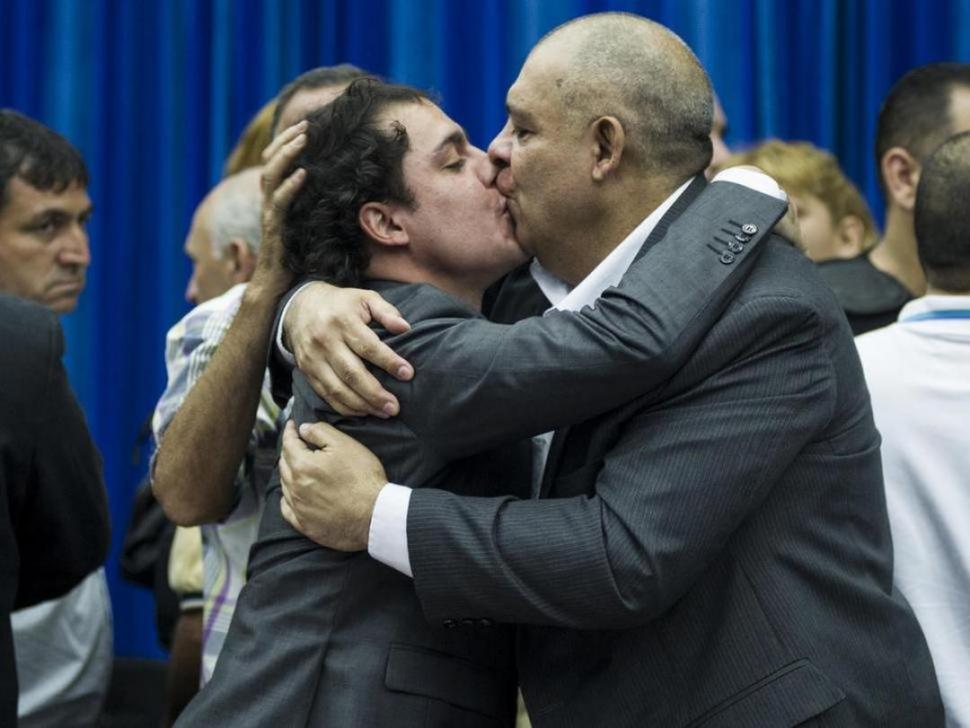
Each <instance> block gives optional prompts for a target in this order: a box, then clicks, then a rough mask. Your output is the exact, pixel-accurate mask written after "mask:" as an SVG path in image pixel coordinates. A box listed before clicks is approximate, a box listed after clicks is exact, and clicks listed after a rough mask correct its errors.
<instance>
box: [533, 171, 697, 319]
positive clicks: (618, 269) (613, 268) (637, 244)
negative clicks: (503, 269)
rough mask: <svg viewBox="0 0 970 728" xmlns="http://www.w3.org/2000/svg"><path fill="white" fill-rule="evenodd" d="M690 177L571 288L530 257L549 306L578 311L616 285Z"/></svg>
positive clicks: (682, 190) (534, 275) (534, 272)
mask: <svg viewBox="0 0 970 728" xmlns="http://www.w3.org/2000/svg"><path fill="white" fill-rule="evenodd" d="M692 181H693V179H689V180H687V181H686V182H684V184H682V185H681V186H680V187H678V188H677V189H676V190H674V192H673V194H671V195H670V196H669V197H668V198H667V199H666V200H664V201H663V202H662V203H660V206H659V207H657V208H656V209H655V210H654V211H653V212H651V213H650V214H649V215H647V216H646V217H645V218H644V219H643V221H642V222H640V224H639V225H637V226H636V227H635V228H634V229H633V232H631V233H630V234H629V235H627V236H626V237H625V238H624V239H623V242H621V243H620V244H619V245H617V246H616V247H615V248H614V249H613V250H612V251H611V252H610V254H609V255H607V256H606V257H605V258H603V260H602V261H600V264H599V265H597V266H596V267H595V268H594V269H593V270H592V271H591V272H590V273H589V275H587V276H586V277H585V278H584V279H583V280H582V281H580V282H579V284H577V285H576V287H575V288H572V289H570V287H569V284H568V283H566V282H565V281H564V280H562V279H561V278H559V277H558V276H556V275H555V274H554V273H550V272H549V271H548V270H546V269H545V268H543V267H542V264H541V263H540V262H539V261H538V260H533V261H532V266H531V268H530V272H531V273H532V277H533V278H534V279H535V281H536V283H537V284H538V285H539V288H540V289H541V290H542V292H543V293H544V294H545V296H546V298H548V299H549V302H550V303H552V306H553V308H556V309H558V310H560V311H578V310H580V309H581V308H583V306H590V305H592V304H593V303H594V302H595V301H596V299H597V298H599V297H600V295H601V294H602V293H603V291H605V290H606V289H607V288H609V287H610V286H615V285H617V284H618V283H619V282H620V279H621V278H623V274H624V273H626V271H627V268H629V267H630V265H631V264H632V263H633V261H634V259H635V258H636V257H637V253H638V252H640V248H641V246H642V245H643V243H644V242H645V241H646V239H647V238H648V237H650V233H652V232H653V229H654V228H655V227H657V223H659V222H660V220H661V219H662V218H663V216H664V215H666V214H667V211H668V210H669V209H670V208H671V207H672V206H673V204H674V202H676V201H677V198H678V197H680V196H681V195H682V194H683V193H684V190H686V189H687V186H688V185H690V183H691V182H692Z"/></svg>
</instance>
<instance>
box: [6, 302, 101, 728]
mask: <svg viewBox="0 0 970 728" xmlns="http://www.w3.org/2000/svg"><path fill="white" fill-rule="evenodd" d="M0 341H3V346H0V377H2V380H3V384H2V385H0V725H4V726H12V725H16V721H17V675H16V669H15V665H14V656H13V642H12V637H11V634H10V612H11V611H12V610H13V609H20V608H22V607H28V606H30V605H32V604H36V603H38V602H41V601H45V600H47V599H53V598H55V597H59V596H61V595H62V594H65V593H67V592H68V591H69V590H70V589H71V588H73V587H74V586H75V585H76V584H78V583H79V582H80V581H81V579H83V578H84V577H85V576H86V575H87V574H89V573H90V572H91V571H93V570H94V569H96V568H97V567H98V566H100V565H101V564H102V563H103V562H104V559H105V557H106V556H107V554H108V535H109V534H108V508H107V501H106V499H105V491H104V483H103V481H102V477H101V458H100V456H99V455H98V452H97V450H96V449H95V447H94V444H93V443H92V442H91V438H90V436H89V434H88V431H87V427H86V425H85V422H84V415H83V414H82V413H81V410H80V408H79V407H78V404H77V401H76V400H75V399H74V394H73V393H72V392H71V388H70V386H69V385H68V383H67V376H66V374H65V372H64V368H63V366H62V365H61V355H62V354H63V352H64V339H63V335H62V333H61V327H60V324H59V323H58V322H57V318H56V316H54V314H52V313H51V312H49V311H48V310H47V309H44V308H41V307H40V306H37V305H36V304H33V303H28V302H26V301H23V300H21V299H17V298H12V297H10V296H5V295H0Z"/></svg>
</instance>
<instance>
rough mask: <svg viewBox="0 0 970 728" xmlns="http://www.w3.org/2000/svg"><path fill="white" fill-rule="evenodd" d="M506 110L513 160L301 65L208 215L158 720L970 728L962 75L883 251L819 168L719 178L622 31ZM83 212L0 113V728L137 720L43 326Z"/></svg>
mask: <svg viewBox="0 0 970 728" xmlns="http://www.w3.org/2000/svg"><path fill="white" fill-rule="evenodd" d="M634 98H649V99H650V103H651V104H653V105H652V106H651V107H650V111H649V113H648V112H646V111H645V110H644V109H642V108H640V107H638V106H637V105H636V103H635V102H633V101H631V100H630V99H634ZM558 105H561V106H558ZM658 108H659V109H662V111H657V109H658ZM508 110H509V117H510V118H509V123H508V124H507V126H506V127H505V129H503V130H502V132H500V134H499V135H498V136H497V137H496V139H495V140H494V141H493V142H492V144H491V145H490V147H489V149H488V150H487V151H483V150H479V149H476V148H475V147H474V146H472V144H471V143H470V142H469V140H468V139H466V138H465V137H464V133H463V131H462V130H461V128H460V127H459V126H457V125H456V124H455V123H454V122H452V121H451V120H450V119H448V117H447V116H446V115H445V114H444V112H442V111H441V110H440V109H439V108H438V107H437V106H436V105H435V104H434V103H433V102H432V100H431V99H430V98H429V97H428V96H426V95H424V94H423V92H421V91H420V90H417V89H410V88H408V87H404V86H398V85H395V84H391V83H388V82H385V81H382V80H378V79H377V78H375V77H374V76H372V75H371V74H368V73H367V72H366V71H365V70H362V69H359V68H356V67H354V66H350V65H340V66H334V67H321V68H316V69H312V70H309V71H307V72H305V73H303V74H301V75H300V76H299V77H297V78H296V79H294V80H292V81H291V82H290V83H288V84H287V85H286V86H284V87H283V88H282V89H281V90H280V92H279V94H278V95H277V96H276V97H275V98H274V99H272V100H270V101H269V102H268V103H267V104H266V105H265V106H264V107H263V108H262V109H261V110H260V111H259V112H258V113H257V115H256V116H255V117H254V118H253V119H252V121H251V122H250V124H249V125H248V126H247V127H246V129H245V130H244V131H243V133H242V136H241V137H240V139H239V142H238V144H237V145H236V147H235V149H234V150H233V151H232V153H231V154H230V156H229V158H228V160H227V162H226V166H225V176H224V178H223V179H222V180H221V181H219V182H218V184H216V185H215V186H214V187H213V189H212V190H211V191H210V192H209V193H208V194H207V195H206V197H205V198H204V199H203V200H202V201H200V203H199V205H198V207H197V209H196V211H195V214H194V216H193V218H192V222H191V226H190V229H189V230H188V231H187V233H186V238H185V245H184V249H185V254H186V255H187V256H188V257H189V259H190V260H191V262H192V275H191V278H190V280H189V281H188V282H187V285H186V293H185V296H186V299H187V301H189V302H190V303H191V304H192V306H193V308H192V310H191V311H190V312H189V313H188V314H187V315H186V316H185V317H184V318H183V319H182V320H181V321H179V322H177V323H176V324H175V325H174V326H173V327H172V328H171V330H170V331H169V332H168V335H167V338H166V341H165V363H166V370H167V375H168V382H167V385H166V387H165V390H164V392H162V393H161V394H160V397H159V400H158V404H157V407H156V409H155V412H154V414H153V417H152V422H151V428H152V433H153V436H154V439H155V441H156V444H157V450H156V452H155V454H154V456H153V458H152V461H151V464H150V474H149V475H150V481H151V491H150V493H149V492H148V491H146V493H145V494H144V495H145V496H146V497H147V498H148V499H149V501H151V499H152V498H154V499H155V500H157V503H156V504H155V505H152V506H150V507H151V508H154V509H155V510H156V511H159V510H160V511H163V512H164V514H165V516H166V518H167V519H168V521H169V522H170V523H171V524H173V525H174V536H171V535H170V536H169V538H168V539H166V540H162V541H160V543H162V544H163V546H162V547H160V553H159V565H158V568H159V570H160V572H161V573H164V575H165V578H164V579H162V580H161V581H162V582H164V583H161V584H160V585H159V586H160V589H165V590H171V591H173V592H174V593H175V594H176V595H177V600H178V601H177V604H178V607H177V614H176V615H175V617H174V618H173V619H172V624H171V625H170V626H169V628H168V630H167V631H168V634H166V635H164V636H163V638H164V640H165V642H166V644H167V645H169V648H170V659H169V661H168V666H167V670H168V675H167V683H168V688H167V691H166V695H165V706H164V716H160V719H161V720H162V722H163V723H164V724H165V725H175V724H176V723H178V725H183V726H209V725H233V726H236V725H263V724H269V723H281V724H284V725H327V726H330V725H333V726H337V725H348V726H357V725H360V726H370V725H402V726H410V725H442V726H444V725H456V726H457V725H469V726H473V725H483V726H484V725H515V724H518V725H520V726H522V725H528V724H529V721H530V720H531V721H532V724H533V725H536V726H573V725H576V726H580V725H583V726H585V725H611V726H613V725H616V726H626V725H631V726H632V725H660V726H666V725H671V726H673V725H697V726H721V725H724V726H728V725H759V726H769V727H770V726H789V725H795V724H798V725H802V724H804V725H817V726H870V725H871V726H876V725H879V726H893V725H899V726H904V725H905V726H911V725H920V726H930V725H944V724H945V725H947V726H961V725H970V692H968V691H967V690H966V687H967V684H968V676H970V608H968V606H967V605H968V604H970V537H968V536H967V535H966V532H965V531H964V530H963V528H962V518H963V517H964V515H965V514H967V513H970V441H968V438H967V435H966V432H967V424H968V422H970V420H968V416H967V412H970V215H967V214H966V211H965V207H966V199H967V197H968V194H970V64H962V63H938V64H932V65H927V66H923V67H919V68H916V69H913V70H911V71H909V72H908V73H907V74H905V75H904V76H903V77H902V78H901V79H900V80H899V81H897V83H896V84H895V85H894V86H893V88H892V89H891V90H890V92H889V94H888V95H887V97H886V99H885V101H884V102H883V105H882V107H881V109H880V111H879V118H878V125H877V130H876V138H875V140H874V150H875V156H874V160H873V161H874V164H875V165H876V168H877V169H878V173H879V181H880V189H881V191H882V194H883V197H884V200H885V209H886V214H885V218H884V220H883V224H882V226H881V228H880V227H879V226H878V225H877V224H876V221H875V220H874V218H873V215H872V213H871V212H870V210H869V208H868V206H867V204H866V201H865V199H864V198H863V196H862V195H861V194H860V192H859V190H858V189H857V188H856V186H855V185H854V184H853V183H852V181H851V180H850V179H849V178H848V177H847V176H846V175H845V174H844V172H843V171H842V169H841V168H840V165H839V161H838V159H837V158H836V157H835V156H834V155H833V154H832V153H831V152H829V151H826V150H823V149H820V148H818V147H816V146H814V145H812V144H810V143H808V142H804V141H794V140H792V141H782V140H777V139H770V140H763V141H760V142H757V143H755V144H753V145H752V146H750V147H747V148H739V149H735V150H733V151H732V150H729V149H728V148H727V146H726V145H725V142H724V139H723V132H724V129H725V127H726V123H727V122H726V119H725V118H724V112H723V109H722V108H721V105H720V103H718V102H717V100H716V98H714V97H713V96H712V92H711V88H710V85H709V81H708V80H707V77H706V75H705V74H704V72H703V70H702V69H701V68H700V66H699V64H698V62H697V61H696V59H695V58H694V57H693V54H691V53H690V51H689V50H687V49H686V46H683V44H682V43H681V42H680V40H679V39H678V38H677V37H676V36H675V35H673V34H672V33H670V32H669V31H668V30H666V29H665V28H663V27H662V26H659V25H657V24H654V23H651V22H649V21H646V20H644V19H641V18H637V17H635V16H627V15H623V14H600V15H595V16H587V17H586V18H581V19H579V20H577V21H572V22H571V23H568V24H566V25H565V26H563V27H561V28H559V29H557V30H556V31H553V32H552V33H551V34H550V35H549V36H547V37H546V38H544V39H543V40H542V41H540V43H539V44H538V45H537V46H536V48H535V49H534V50H533V51H532V53H531V54H530V56H529V58H528V59H527V60H526V63H525V65H524V67H523V69H522V72H521V74H520V76H519V79H518V80H517V81H516V83H515V84H514V85H513V87H512V88H511V89H510V91H509V96H508ZM650 114H655V115H657V116H658V117H663V119H662V121H649V120H647V119H648V117H649V115H650ZM551 119H555V121H554V122H553V121H551ZM590 119H594V120H595V121H594V122H590ZM671 120H672V121H671ZM571 124H572V125H574V126H570V125H571ZM556 125H558V126H556ZM554 126H555V127H556V129H557V130H558V131H557V133H556V134H552V133H551V132H550V129H551V128H553V127H554ZM698 130H700V131H698ZM574 132H575V133H574ZM577 160H578V161H577ZM755 168H756V169H755ZM705 174H706V176H707V177H708V178H709V179H710V181H709V182H707V181H706V180H705ZM88 184H89V180H88V177H87V171H86V167H85V164H84V161H83V159H82V158H81V155H80V154H79V153H78V152H77V150H76V149H74V147H72V146H71V144H70V143H69V142H68V141H67V140H65V139H63V138H62V137H60V136H59V135H58V134H56V133H55V132H53V131H52V130H50V129H48V128H47V127H45V126H44V125H42V124H41V123H40V122H38V121H35V120H33V119H30V118H28V117H26V116H24V115H22V114H20V113H18V112H16V111H13V110H0V329H2V330H3V331H4V332H5V340H6V341H7V342H8V345H7V346H5V347H4V349H3V351H2V352H0V372H2V373H3V377H4V382H5V384H4V386H3V387H0V403H2V405H3V406H2V408H0V418H2V419H0V579H2V584H0V600H2V601H0V725H3V726H7V725H10V726H14V725H18V724H19V725H22V726H59V725H77V726H95V725H99V721H101V722H102V723H101V724H107V723H104V721H106V720H107V719H106V718H105V717H103V715H102V714H103V712H104V710H105V701H106V696H107V693H108V688H109V683H110V680H111V672H112V659H113V656H112V646H111V613H110V606H109V600H108V595H107V584H106V582H105V577H104V571H103V568H102V565H103V563H104V560H105V558H106V554H107V543H108V525H109V524H108V516H107V509H106V500H105V491H104V484H103V482H102V478H101V472H100V464H99V457H98V454H97V451H96V449H95V447H94V445H93V443H92V442H91V438H90V436H89V434H88V432H87V429H86V427H85V424H84V417H83V414H82V413H81V411H80V408H79V406H78V404H77V402H76V400H75V398H74V395H73V394H72V392H71V389H70V387H69V385H68V383H67V377H66V374H65V371H64V368H63V366H62V363H61V358H62V355H63V338H62V334H61V331H60V326H59V324H58V322H57V318H56V316H57V314H62V313H67V312H70V311H71V310H73V309H74V307H75V306H76V305H77V301H78V298H79V297H80V296H81V295H82V293H83V290H84V284H85V277H86V271H87V268H88V266H89V265H90V264H91V263H92V261H91V254H90V250H89V246H88V240H87V233H86V230H85V222H86V220H87V217H88V216H89V215H90V213H91V202H90V199H89V198H88V195H87V187H88ZM785 202H787V206H788V210H789V217H788V221H787V222H781V223H779V220H780V219H781V218H782V216H783V214H784V212H785ZM99 214H104V215H110V214H111V211H110V210H104V211H99ZM776 225H777V227H776ZM880 229H881V233H880ZM473 238H474V239H477V240H482V241H484V242H483V244H482V245H481V246H476V245H474V244H472V243H473V240H472V239H473ZM618 241H622V242H619V244H618ZM644 241H646V242H644ZM641 244H642V245H643V250H642V251H641ZM793 248H796V249H798V248H800V252H799V253H797V254H796V251H793ZM95 264H96V261H95ZM496 281H501V283H500V284H497V283H496ZM493 284H494V285H493ZM431 286H433V287H434V288H433V289H432V288H431ZM338 287H339V289H341V290H338ZM357 289H366V290H357ZM806 302H807V303H806ZM540 314H544V315H540ZM853 335H855V336H856V337H857V338H855V339H854V344H853V339H852V336H853ZM361 359H364V360H366V361H368V362H370V369H367V368H365V364H364V363H363V362H362V361H361ZM422 373H423V375H424V377H423V378H422ZM290 421H292V422H293V423H295V425H297V426H299V430H297V427H295V426H294V424H289V425H288V424H287V423H288V422H290ZM318 422H324V423H329V424H331V425H335V426H336V427H337V428H338V429H339V430H340V431H341V432H336V431H334V430H331V429H328V428H326V427H325V426H323V425H317V424H316V423H318ZM877 430H878V434H877V432H876V431H877ZM341 433H342V434H341ZM553 433H555V434H553ZM351 438H354V439H351ZM354 440H359V441H360V442H361V443H363V445H364V446H366V448H369V450H370V451H373V452H374V453H375V454H376V457H373V456H371V455H370V453H369V452H367V451H366V450H365V449H364V448H363V447H360V446H359V445H358V444H357V443H356V442H355V441H354ZM647 442H650V443H651V445H650V446H649V447H648V446H647V445H646V444H645V443H647ZM513 443H516V444H515V445H514V446H513ZM500 446H501V447H500ZM769 451H770V452H769ZM483 453H484V455H483ZM732 453H733V455H732ZM522 473H526V475H525V476H522ZM513 474H515V475H516V476H517V477H515V478H513V477H512V475H513ZM518 476H522V477H518ZM647 480H650V481H651V485H649V486H647V485H644V484H643V483H644V482H645V481H647ZM365 481H366V482H365ZM512 481H515V482H512ZM338 482H339V483H340V484H341V485H340V487H338V485H337V483H338ZM371 483H373V485H370V484H371ZM686 483H690V484H689V485H687V484H686ZM403 486H410V487H411V488H414V490H413V491H412V490H411V489H410V488H405V487H403ZM421 486H427V487H426V488H425V487H421ZM321 494H325V495H321ZM326 494H329V495H326ZM631 494H633V495H631ZM591 504H592V505H591ZM567 509H572V510H567ZM593 511H595V513H594V512H593ZM388 524H390V525H388ZM115 525H116V527H117V526H120V525H121V524H115ZM526 560H529V563H528V564H527V563H526ZM577 574H581V575H582V576H581V577H578V576H577ZM234 617H235V619H234ZM515 625H519V626H518V627H516V626H515ZM924 639H925V642H924ZM409 641H411V642H413V643H414V646H411V647H409V646H408V645H407V644H404V643H407V642H409ZM446 658H447V659H446ZM418 676H420V677H418ZM685 686H691V687H690V689H689V690H687V689H686V688H685ZM685 691H686V692H685ZM388 696H390V697H388ZM401 696H405V697H403V698H402V697H401ZM516 696H518V698H517V697H516ZM591 716H592V717H591ZM944 716H945V717H944ZM18 720H19V723H18ZM424 721H427V722H424ZM802 721H805V722H804V723H802Z"/></svg>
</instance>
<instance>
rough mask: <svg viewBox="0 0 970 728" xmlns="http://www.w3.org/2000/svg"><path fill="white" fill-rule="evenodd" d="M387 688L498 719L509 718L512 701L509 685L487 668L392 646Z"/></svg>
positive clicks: (410, 648) (386, 676) (385, 682)
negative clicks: (507, 716)
mask: <svg viewBox="0 0 970 728" xmlns="http://www.w3.org/2000/svg"><path fill="white" fill-rule="evenodd" d="M384 685H385V686H386V687H387V689H388V690H395V691H398V692H404V693H410V694H412V695H423V696H424V697H427V698H435V699H437V700H443V701H444V702H446V703H450V704H452V705H457V706H458V707H459V708H464V709H466V710H473V711H475V712H476V713H481V714H483V715H488V716H491V717H493V718H498V719H502V718H504V717H505V716H506V714H507V712H508V706H509V704H510V700H511V698H510V697H509V696H510V695H511V688H510V687H509V685H508V684H507V682H506V681H505V680H503V679H502V678H501V676H499V675H498V674H496V673H495V672H493V671H492V670H489V669H488V668H487V667H483V666H481V665H476V664H475V663H473V662H469V661H468V660H463V659H461V658H460V657H454V656H452V655H446V654H444V653H442V652H435V651H434V650H429V649H426V648H422V647H412V646H409V645H391V649H390V652H389V654H388V657H387V672H386V673H385V675H384Z"/></svg>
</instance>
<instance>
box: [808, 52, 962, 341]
mask: <svg viewBox="0 0 970 728" xmlns="http://www.w3.org/2000/svg"><path fill="white" fill-rule="evenodd" d="M967 129H970V64H968V63H933V64H930V65H927V66H921V67H919V68H915V69H913V70H912V71H910V72H909V73H907V74H906V75H905V76H903V77H902V78H901V79H900V80H899V81H898V82H897V83H896V85H895V86H893V88H892V89H891V90H890V91H889V95H888V96H886V100H885V101H884V102H883V105H882V109H880V111H879V122H878V127H877V129H876V165H877V166H878V173H879V183H880V187H881V189H882V192H883V197H884V198H885V201H886V221H885V225H884V227H883V236H882V240H880V241H879V243H878V244H877V245H876V247H875V248H873V249H872V250H871V251H870V252H869V253H868V254H865V255H861V256H859V257H857V258H852V259H851V260H833V261H830V262H827V263H824V264H822V265H821V266H820V268H819V270H820V272H821V274H822V277H823V278H825V280H826V282H827V283H828V284H829V286H831V288H832V290H834V291H835V295H836V296H837V297H838V299H839V303H841V305H842V308H843V309H844V310H845V314H846V316H847V317H848V319H849V324H850V325H851V326H852V331H853V332H854V333H855V334H861V333H863V332H866V331H870V330H872V329H877V328H880V327H881V326H886V325H887V324H890V323H892V322H893V321H895V320H896V317H897V315H898V314H899V311H900V309H901V308H902V307H903V306H904V305H905V304H906V302H907V301H909V300H910V299H912V298H913V297H914V296H922V295H923V293H924V292H925V291H926V277H925V276H924V274H923V268H922V266H921V265H920V261H919V256H918V255H917V252H916V234H915V232H914V231H913V206H914V204H915V201H916V187H917V184H918V183H919V177H920V172H921V169H922V163H923V160H924V159H925V158H926V156H927V155H928V154H929V153H930V152H932V151H933V150H934V149H935V148H936V147H937V146H938V145H939V144H940V143H942V142H943V140H944V139H946V138H947V137H949V136H951V135H952V134H956V133H958V132H961V131H965V130H967Z"/></svg>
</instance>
